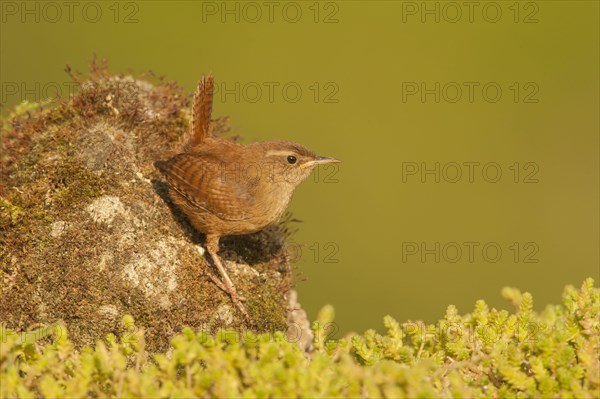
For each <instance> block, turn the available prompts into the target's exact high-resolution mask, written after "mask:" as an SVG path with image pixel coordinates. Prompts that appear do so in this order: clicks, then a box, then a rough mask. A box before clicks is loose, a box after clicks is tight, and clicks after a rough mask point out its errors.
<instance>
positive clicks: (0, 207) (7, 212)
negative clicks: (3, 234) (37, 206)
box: [0, 197, 25, 225]
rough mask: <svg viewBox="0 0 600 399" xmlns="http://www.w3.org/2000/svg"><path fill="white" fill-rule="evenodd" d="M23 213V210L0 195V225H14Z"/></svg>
mask: <svg viewBox="0 0 600 399" xmlns="http://www.w3.org/2000/svg"><path fill="white" fill-rule="evenodd" d="M24 215H25V211H24V210H23V208H21V207H20V206H18V205H14V204H13V203H11V202H10V201H9V200H8V199H6V198H4V197H0V225H5V224H6V225H8V224H12V225H15V224H17V223H18V222H19V220H20V219H21V218H22V217H23V216H24Z"/></svg>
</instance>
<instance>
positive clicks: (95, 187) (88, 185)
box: [52, 163, 103, 208]
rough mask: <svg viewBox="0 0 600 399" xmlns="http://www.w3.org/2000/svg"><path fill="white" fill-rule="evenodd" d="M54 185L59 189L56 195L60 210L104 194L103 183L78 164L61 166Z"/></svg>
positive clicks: (54, 179)
mask: <svg viewBox="0 0 600 399" xmlns="http://www.w3.org/2000/svg"><path fill="white" fill-rule="evenodd" d="M52 180H53V183H54V184H55V186H56V187H57V191H56V193H55V194H54V200H55V201H56V205H57V206H58V207H60V208H68V207H73V206H75V205H77V204H79V203H81V202H89V200H90V199H92V198H95V197H98V196H99V195H101V194H102V191H103V190H102V186H103V182H102V181H101V179H100V178H99V177H98V176H97V175H96V174H95V173H93V172H91V171H89V170H88V169H87V168H85V167H83V166H82V165H79V164H77V163H66V164H63V165H61V166H60V167H59V168H58V169H57V170H56V172H55V175H54V177H53V179H52Z"/></svg>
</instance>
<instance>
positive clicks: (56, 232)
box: [50, 220, 67, 238]
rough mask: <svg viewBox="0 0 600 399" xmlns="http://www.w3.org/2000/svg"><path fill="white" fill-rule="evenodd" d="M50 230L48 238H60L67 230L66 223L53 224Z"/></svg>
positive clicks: (60, 221)
mask: <svg viewBox="0 0 600 399" xmlns="http://www.w3.org/2000/svg"><path fill="white" fill-rule="evenodd" d="M51 228H52V230H51V231H50V236H51V237H52V238H60V237H61V236H62V235H63V234H64V233H65V230H66V229H67V222H64V221H62V220H59V221H58V222H54V223H52V225H51Z"/></svg>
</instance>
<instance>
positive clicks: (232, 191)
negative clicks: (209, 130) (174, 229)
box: [155, 153, 253, 221]
mask: <svg viewBox="0 0 600 399" xmlns="http://www.w3.org/2000/svg"><path fill="white" fill-rule="evenodd" d="M155 165H156V167H157V168H158V169H159V170H160V171H161V172H162V174H163V175H164V176H165V178H166V180H167V183H168V184H169V186H171V187H172V188H173V189H174V190H176V191H177V192H178V193H179V194H181V195H182V196H183V197H184V198H186V199H187V200H188V201H189V202H190V203H191V204H193V205H194V206H197V207H199V208H202V209H205V210H207V211H209V212H210V213H212V214H213V215H215V216H218V217H219V218H221V219H223V220H232V221H233V220H244V219H246V218H247V217H248V214H247V212H248V209H249V206H250V205H251V202H252V198H253V195H252V192H251V187H252V186H251V185H249V184H247V182H245V181H244V180H243V179H241V176H239V175H238V174H237V173H236V169H235V168H234V167H229V168H226V167H224V166H223V163H222V162H220V160H219V159H217V158H216V157H215V156H214V155H211V154H208V153H184V154H179V155H176V156H175V157H173V158H171V159H169V160H168V161H158V162H156V163H155ZM230 166H231V165H230Z"/></svg>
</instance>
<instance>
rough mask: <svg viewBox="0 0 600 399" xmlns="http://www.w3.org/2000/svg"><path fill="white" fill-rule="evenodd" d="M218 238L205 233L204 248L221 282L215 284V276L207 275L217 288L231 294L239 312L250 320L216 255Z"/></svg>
mask: <svg viewBox="0 0 600 399" xmlns="http://www.w3.org/2000/svg"><path fill="white" fill-rule="evenodd" d="M219 238H220V237H219V236H215V235H210V234H207V235H206V249H207V251H208V253H209V254H210V257H211V259H212V261H213V263H214V264H215V266H216V267H217V270H218V271H219V274H221V278H222V279H223V283H221V282H219V283H220V284H217V281H215V278H213V276H211V275H209V277H210V278H211V279H212V280H213V281H214V282H215V284H217V286H218V287H219V288H221V289H223V288H225V289H224V291H226V292H227V293H228V294H229V296H231V300H232V301H233V303H234V304H235V305H236V306H237V308H238V309H239V310H240V312H242V314H243V315H244V317H245V318H246V320H247V321H249V322H252V319H251V318H250V315H249V314H248V312H247V311H246V308H245V306H244V305H243V304H242V302H241V300H240V296H239V295H238V293H237V290H236V289H235V286H234V285H233V282H232V281H231V279H230V278H229V275H228V274H227V271H226V270H225V268H224V267H223V264H222V263H221V258H219V255H217V252H218V251H219ZM223 286H224V287H223Z"/></svg>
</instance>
